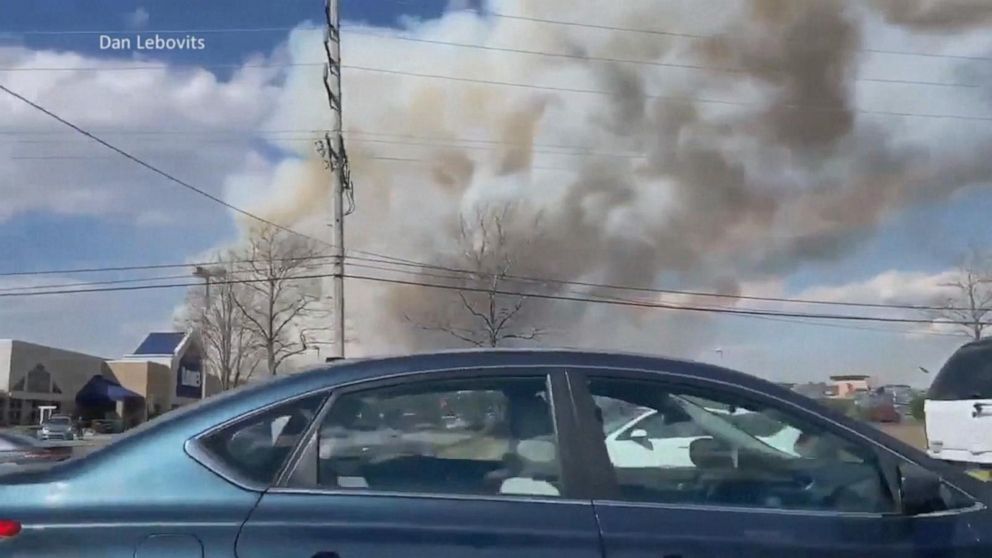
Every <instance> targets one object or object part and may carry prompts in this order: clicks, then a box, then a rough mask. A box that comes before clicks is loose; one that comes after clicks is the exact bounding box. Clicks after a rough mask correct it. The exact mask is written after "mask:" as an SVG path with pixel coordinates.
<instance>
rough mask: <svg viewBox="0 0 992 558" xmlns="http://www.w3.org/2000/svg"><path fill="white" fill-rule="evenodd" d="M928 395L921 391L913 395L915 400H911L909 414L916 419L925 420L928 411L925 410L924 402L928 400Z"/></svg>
mask: <svg viewBox="0 0 992 558" xmlns="http://www.w3.org/2000/svg"><path fill="white" fill-rule="evenodd" d="M926 399H927V396H926V395H924V394H922V393H920V394H917V395H916V396H914V397H913V400H912V401H910V402H909V414H910V415H911V416H912V417H913V418H915V419H916V420H923V419H924V418H926V416H925V415H926V413H925V412H924V407H923V404H924V402H925V401H926Z"/></svg>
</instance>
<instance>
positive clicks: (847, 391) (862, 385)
mask: <svg viewBox="0 0 992 558" xmlns="http://www.w3.org/2000/svg"><path fill="white" fill-rule="evenodd" d="M830 381H831V382H832V383H833V385H834V387H836V388H837V395H836V396H837V397H853V396H854V394H855V393H858V392H862V393H867V392H869V391H871V390H872V379H871V376H866V375H864V374H841V375H837V376H830Z"/></svg>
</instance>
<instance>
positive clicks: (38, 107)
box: [0, 84, 327, 244]
mask: <svg viewBox="0 0 992 558" xmlns="http://www.w3.org/2000/svg"><path fill="white" fill-rule="evenodd" d="M0 91H3V92H5V93H7V94H8V95H10V96H12V97H14V98H16V99H18V100H20V101H21V102H23V103H25V104H27V105H28V106H30V107H32V108H34V109H35V110H37V111H39V112H42V113H44V114H45V115H47V116H49V117H51V118H53V119H55V120H57V121H58V122H60V123H62V124H64V125H66V126H68V127H69V128H72V129H73V130H75V131H76V132H78V133H80V134H82V135H84V136H86V137H88V138H90V139H92V140H93V141H95V142H97V143H99V144H100V145H102V146H104V147H106V148H107V149H110V150H111V151H113V152H115V153H117V154H119V155H121V156H122V157H124V158H126V159H128V160H130V161H132V162H134V163H137V164H138V165H141V166H142V167H144V168H146V169H148V170H150V171H152V172H154V173H155V174H158V175H160V176H162V177H165V178H166V179H168V180H169V181H171V182H174V183H176V184H178V185H180V186H182V187H183V188H186V189H187V190H190V191H192V192H194V193H196V194H199V195H201V196H203V197H205V198H207V199H208V200H210V201H213V202H215V203H217V204H220V205H222V206H224V207H226V208H228V209H230V210H232V211H235V212H236V213H239V214H241V215H244V216H245V217H248V218H251V219H254V220H256V221H258V222H260V223H264V224H266V225H269V226H271V227H274V228H277V229H279V230H282V231H285V232H288V233H291V234H294V235H297V236H301V237H304V238H308V239H310V240H313V241H316V242H320V243H322V244H327V243H326V242H324V241H322V240H319V239H316V238H313V237H310V236H308V235H305V234H303V233H301V232H298V231H295V230H293V229H291V228H289V227H285V226H283V225H280V224H278V223H275V222H273V221H270V220H268V219H266V218H264V217H260V216H258V215H256V214H254V213H252V212H250V211H247V210H245V209H241V208H240V207H238V206H236V205H234V204H231V203H228V202H226V201H224V200H223V199H221V198H219V197H217V196H215V195H213V194H211V193H209V192H207V191H206V190H203V189H201V188H198V187H196V186H194V185H192V184H190V183H189V182H186V181H184V180H182V179H179V178H176V177H175V176H173V175H171V174H169V173H167V172H166V171H164V170H161V169H159V168H158V167H156V166H154V165H152V164H150V163H147V162H145V161H144V160H142V159H139V158H138V157H135V156H134V155H132V154H130V153H128V152H127V151H124V150H123V149H121V148H119V147H117V146H115V145H113V144H111V143H109V142H107V141H106V140H104V139H102V138H100V137H98V136H96V135H94V134H92V133H90V132H88V131H86V130H84V129H83V128H81V127H79V126H77V125H75V124H73V123H72V122H69V121H68V120H66V119H64V118H62V117H61V116H59V115H57V114H55V113H54V112H52V111H50V110H48V109H46V108H45V107H43V106H41V105H39V104H37V103H35V102H33V101H31V100H30V99H28V98H26V97H24V96H23V95H21V94H20V93H17V92H16V91H13V90H11V89H10V88H8V87H7V86H5V85H3V84H0Z"/></svg>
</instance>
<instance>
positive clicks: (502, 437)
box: [316, 377, 561, 496]
mask: <svg viewBox="0 0 992 558" xmlns="http://www.w3.org/2000/svg"><path fill="white" fill-rule="evenodd" d="M316 435H317V440H316V443H317V452H316V453H317V455H316V459H317V467H316V470H317V475H316V484H317V486H318V487H320V488H328V489H334V490H355V491H361V490H372V491H389V492H402V493H434V494H473V495H540V496H557V495H559V494H560V493H561V485H560V482H559V478H560V467H559V461H558V444H557V439H556V434H555V427H554V420H553V414H552V409H551V404H550V398H549V392H548V389H547V379H546V378H544V377H540V378H531V377H526V378H492V379H488V378H479V379H471V380H443V381H426V382H422V383H417V384H411V385H405V386H396V387H384V388H381V389H370V390H367V391H356V392H349V393H343V394H341V395H340V396H338V397H336V398H335V399H334V401H332V403H331V406H330V408H329V409H328V412H327V413H326V415H325V417H324V419H323V421H322V423H321V425H320V427H319V429H318V432H317V433H316Z"/></svg>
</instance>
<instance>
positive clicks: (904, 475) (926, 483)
mask: <svg viewBox="0 0 992 558" xmlns="http://www.w3.org/2000/svg"><path fill="white" fill-rule="evenodd" d="M940 486H941V481H940V477H939V476H937V475H936V474H935V473H933V472H932V471H928V470H926V469H924V468H923V467H920V466H918V465H912V464H903V465H900V466H899V496H900V500H901V502H902V513H903V514H904V515H919V514H923V513H928V512H932V511H935V510H938V509H940V501H941V496H940Z"/></svg>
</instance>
